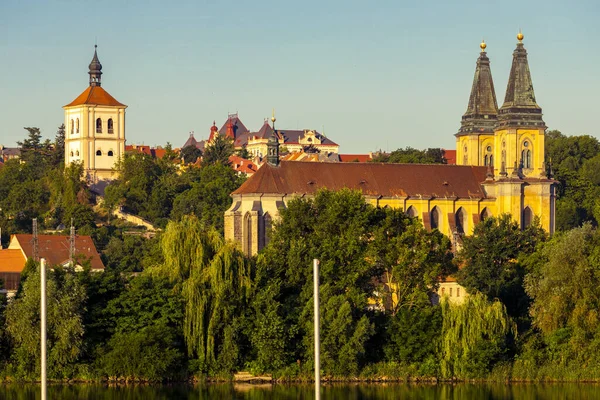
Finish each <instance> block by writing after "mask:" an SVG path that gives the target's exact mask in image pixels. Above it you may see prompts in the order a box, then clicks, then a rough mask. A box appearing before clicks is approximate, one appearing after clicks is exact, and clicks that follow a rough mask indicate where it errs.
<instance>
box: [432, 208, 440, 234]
mask: <svg viewBox="0 0 600 400" xmlns="http://www.w3.org/2000/svg"><path fill="white" fill-rule="evenodd" d="M431 229H440V210H439V208H437V207H433V210H431Z"/></svg>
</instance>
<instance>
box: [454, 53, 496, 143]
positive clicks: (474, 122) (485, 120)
mask: <svg viewBox="0 0 600 400" xmlns="http://www.w3.org/2000/svg"><path fill="white" fill-rule="evenodd" d="M480 47H481V53H480V54H479V58H478V59H477V66H476V67H475V76H474V78H473V87H472V88H471V96H470V97H469V105H468V106H467V111H466V112H465V113H464V115H463V116H462V121H461V124H460V125H461V126H460V131H459V132H458V133H457V136H462V135H468V134H479V133H488V134H493V133H494V127H495V125H496V121H497V118H498V103H497V102H496V91H495V90H494V81H493V79H492V70H491V69H490V59H489V58H488V57H487V53H486V52H485V48H486V47H487V45H486V44H485V42H482V43H481V45H480Z"/></svg>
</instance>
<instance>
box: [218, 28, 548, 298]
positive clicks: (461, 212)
mask: <svg viewBox="0 0 600 400" xmlns="http://www.w3.org/2000/svg"><path fill="white" fill-rule="evenodd" d="M517 39H518V43H517V48H516V50H515V52H514V54H513V64H512V68H511V71H510V76H509V79H508V85H507V90H506V96H505V101H504V104H503V106H502V107H501V108H500V110H499V111H498V110H497V105H496V96H495V92H494V86H493V81H492V76H491V70H490V65H489V59H488V57H487V54H486V52H485V49H486V44H485V43H482V44H481V50H482V51H481V53H480V56H479V59H478V60H477V65H476V70H475V78H474V82H473V86H472V91H471V96H470V98H469V103H468V107H467V112H466V113H465V115H464V116H463V117H462V123H461V129H460V131H459V133H457V134H456V137H457V147H458V148H457V150H456V156H455V157H456V161H457V164H458V165H447V164H446V165H443V164H437V165H424V164H380V163H372V162H370V163H360V162H359V163H328V162H323V163H311V162H297V161H296V162H295V161H281V162H280V161H279V157H278V156H274V155H276V154H278V152H279V149H280V146H281V143H280V141H279V137H278V136H277V135H274V134H273V133H274V132H275V130H274V129H271V130H270V131H269V132H270V133H271V140H270V142H269V143H268V150H267V152H268V154H269V156H268V162H267V164H265V165H264V166H262V167H261V168H260V169H259V170H258V172H257V173H256V174H254V176H252V177H251V178H249V179H248V180H247V181H246V182H244V184H243V185H242V186H241V187H240V188H238V189H237V190H235V191H234V192H233V193H232V194H231V196H232V198H233V203H232V206H231V207H230V208H229V210H227V211H226V212H225V236H226V238H227V239H229V240H234V241H235V242H237V243H238V244H239V246H240V248H241V249H242V250H243V251H244V252H245V253H246V254H247V255H254V254H256V253H257V252H258V251H259V250H260V249H261V248H263V247H264V246H265V245H266V244H267V242H268V235H267V232H268V231H269V228H270V226H271V223H272V221H273V220H274V219H276V218H278V217H279V210H280V209H282V208H285V207H286V204H287V202H289V201H290V200H291V199H294V198H297V197H303V196H312V195H314V194H315V193H316V192H317V191H318V190H319V189H321V188H326V189H330V190H339V189H342V188H350V189H355V190H359V191H361V192H362V193H363V194H364V196H365V198H366V200H367V201H368V202H369V203H371V204H373V205H375V206H377V207H386V206H388V207H395V208H401V209H403V210H404V211H405V212H406V213H407V214H408V215H411V216H413V217H416V218H419V219H420V220H421V221H422V222H423V225H424V226H425V228H427V229H428V230H432V229H438V230H439V231H441V232H442V233H444V234H445V235H447V236H449V237H450V238H451V240H452V241H453V243H454V245H455V246H456V245H459V244H460V242H461V237H462V236H463V235H470V234H472V232H473V229H474V227H475V225H476V224H477V223H478V222H480V221H481V220H483V219H485V218H487V217H489V216H498V215H501V214H504V213H510V214H511V215H512V218H513V219H514V220H515V221H516V222H518V223H519V224H520V225H521V227H523V228H525V227H527V226H529V225H530V224H532V223H533V221H534V218H536V217H537V218H539V221H540V223H541V226H542V227H543V228H544V229H545V230H546V231H548V232H550V233H552V232H553V231H554V213H555V196H556V195H555V181H554V180H553V179H551V177H549V176H548V174H547V171H546V168H545V164H544V133H545V129H546V126H545V124H544V122H543V120H542V113H541V108H540V107H539V106H538V105H537V103H536V101H535V96H534V93H533V85H532V81H531V76H530V72H529V65H528V61H527V52H526V51H525V49H524V47H523V43H522V40H523V35H522V34H519V35H518V37H517ZM272 155H273V156H272ZM509 166H512V168H511V170H510V171H509ZM446 286H448V287H446ZM450 287H452V289H450ZM457 287H458V284H457V283H456V282H454V281H448V282H446V283H443V284H442V286H441V288H440V294H441V291H442V290H443V291H444V292H446V291H447V292H446V293H451V292H450V290H452V292H454V293H455V294H456V293H457ZM462 292H463V293H464V291H462ZM458 293H461V290H460V289H458Z"/></svg>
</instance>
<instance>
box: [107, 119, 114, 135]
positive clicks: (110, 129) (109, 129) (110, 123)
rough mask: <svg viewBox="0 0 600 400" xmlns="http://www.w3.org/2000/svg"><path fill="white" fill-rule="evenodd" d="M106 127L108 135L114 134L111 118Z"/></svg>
mask: <svg viewBox="0 0 600 400" xmlns="http://www.w3.org/2000/svg"><path fill="white" fill-rule="evenodd" d="M106 127H107V129H108V133H115V131H114V129H113V120H112V118H109V119H108V122H107V123H106Z"/></svg>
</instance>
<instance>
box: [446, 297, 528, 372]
mask: <svg viewBox="0 0 600 400" xmlns="http://www.w3.org/2000/svg"><path fill="white" fill-rule="evenodd" d="M441 306H442V316H443V322H442V332H441V335H442V348H441V352H442V358H441V364H440V367H441V374H442V376H443V377H444V378H453V377H457V378H480V377H484V376H486V374H487V373H489V371H491V368H492V367H493V365H494V363H495V362H497V361H499V360H501V359H502V358H503V355H504V353H505V351H506V349H507V347H508V344H509V342H510V341H511V338H513V337H514V336H515V335H516V333H517V331H516V326H515V325H514V323H513V322H512V320H511V319H510V317H509V316H508V314H507V313H506V308H505V307H504V305H503V304H502V303H501V302H499V301H494V302H489V301H488V300H487V299H486V298H485V296H484V295H482V294H481V293H476V294H474V295H471V296H468V297H467V298H466V301H465V302H464V303H463V304H452V303H450V302H449V301H446V300H442V303H441Z"/></svg>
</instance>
